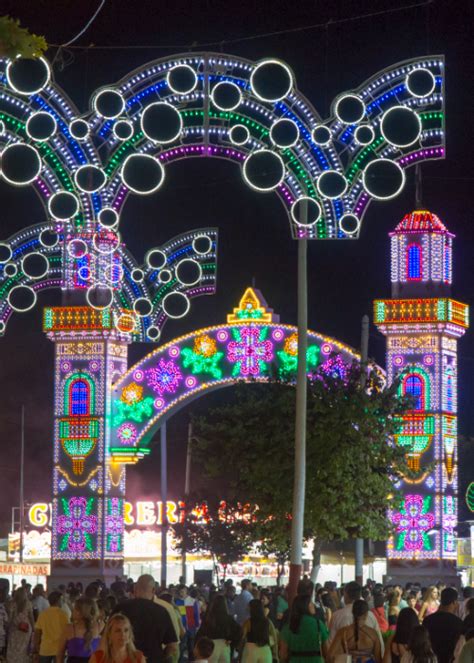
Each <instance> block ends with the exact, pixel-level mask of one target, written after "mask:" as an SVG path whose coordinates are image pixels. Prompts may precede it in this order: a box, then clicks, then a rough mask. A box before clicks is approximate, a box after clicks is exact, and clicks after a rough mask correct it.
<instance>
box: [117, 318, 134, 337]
mask: <svg viewBox="0 0 474 663" xmlns="http://www.w3.org/2000/svg"><path fill="white" fill-rule="evenodd" d="M114 324H115V328H116V329H118V330H119V331H121V332H124V333H131V332H133V331H134V329H135V326H136V325H135V318H134V317H133V315H131V314H130V313H121V314H120V315H119V316H117V318H116V319H115V321H114Z"/></svg>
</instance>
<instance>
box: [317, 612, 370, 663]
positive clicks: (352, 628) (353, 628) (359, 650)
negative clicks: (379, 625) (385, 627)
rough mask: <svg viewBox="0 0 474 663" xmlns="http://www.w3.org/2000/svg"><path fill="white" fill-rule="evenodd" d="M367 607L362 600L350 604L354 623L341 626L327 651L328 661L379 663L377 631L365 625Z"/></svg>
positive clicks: (334, 662) (338, 662)
mask: <svg viewBox="0 0 474 663" xmlns="http://www.w3.org/2000/svg"><path fill="white" fill-rule="evenodd" d="M368 614H369V605H368V603H366V602H365V601H363V600H362V599H358V600H357V601H354V603H353V604H352V616H353V618H354V622H353V623H352V624H350V625H349V626H343V627H342V628H340V629H339V630H338V632H337V633H336V637H335V638H334V640H333V641H332V643H331V647H330V649H329V660H330V661H331V662H332V663H347V662H348V661H349V660H350V659H352V662H353V663H369V662H370V663H381V662H382V648H381V646H380V638H379V635H378V633H377V631H376V630H375V629H373V628H371V627H370V626H367V625H366V623H365V622H366V619H367V615H368Z"/></svg>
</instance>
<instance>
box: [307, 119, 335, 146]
mask: <svg viewBox="0 0 474 663" xmlns="http://www.w3.org/2000/svg"><path fill="white" fill-rule="evenodd" d="M311 139H312V141H313V143H315V144H316V145H319V146H320V147H326V146H327V145H329V143H330V142H331V140H332V134H331V130H330V129H329V127H327V126H326V125H325V124H317V125H316V126H315V127H314V128H313V129H312V130H311Z"/></svg>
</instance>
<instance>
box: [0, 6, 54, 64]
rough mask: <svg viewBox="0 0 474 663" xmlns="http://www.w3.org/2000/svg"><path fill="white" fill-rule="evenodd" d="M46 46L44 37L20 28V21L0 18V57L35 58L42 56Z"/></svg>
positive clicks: (7, 17) (8, 17) (5, 17)
mask: <svg viewBox="0 0 474 663" xmlns="http://www.w3.org/2000/svg"><path fill="white" fill-rule="evenodd" d="M47 47H48V45H47V43H46V40H45V38H44V37H40V36H38V35H35V34H32V33H31V32H29V31H28V30H27V29H26V28H22V27H20V21H18V20H16V19H14V18H11V17H10V16H0V57H7V58H15V57H17V55H21V56H22V57H25V58H36V57H39V56H40V55H43V53H44V51H45V50H46V49H47Z"/></svg>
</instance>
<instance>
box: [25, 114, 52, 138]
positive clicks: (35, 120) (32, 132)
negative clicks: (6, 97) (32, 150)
mask: <svg viewBox="0 0 474 663" xmlns="http://www.w3.org/2000/svg"><path fill="white" fill-rule="evenodd" d="M41 123H43V124H44V125H48V124H49V127H48V130H47V131H44V130H43V131H40V127H38V124H41ZM56 129H57V124H56V120H55V118H54V117H53V116H52V115H51V114H50V113H46V111H38V112H37V113H32V114H31V115H30V117H29V118H28V119H27V121H26V125H25V131H26V134H27V136H29V137H30V138H31V139H32V140H37V141H45V140H49V139H50V138H51V137H52V136H54V134H55V133H56Z"/></svg>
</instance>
